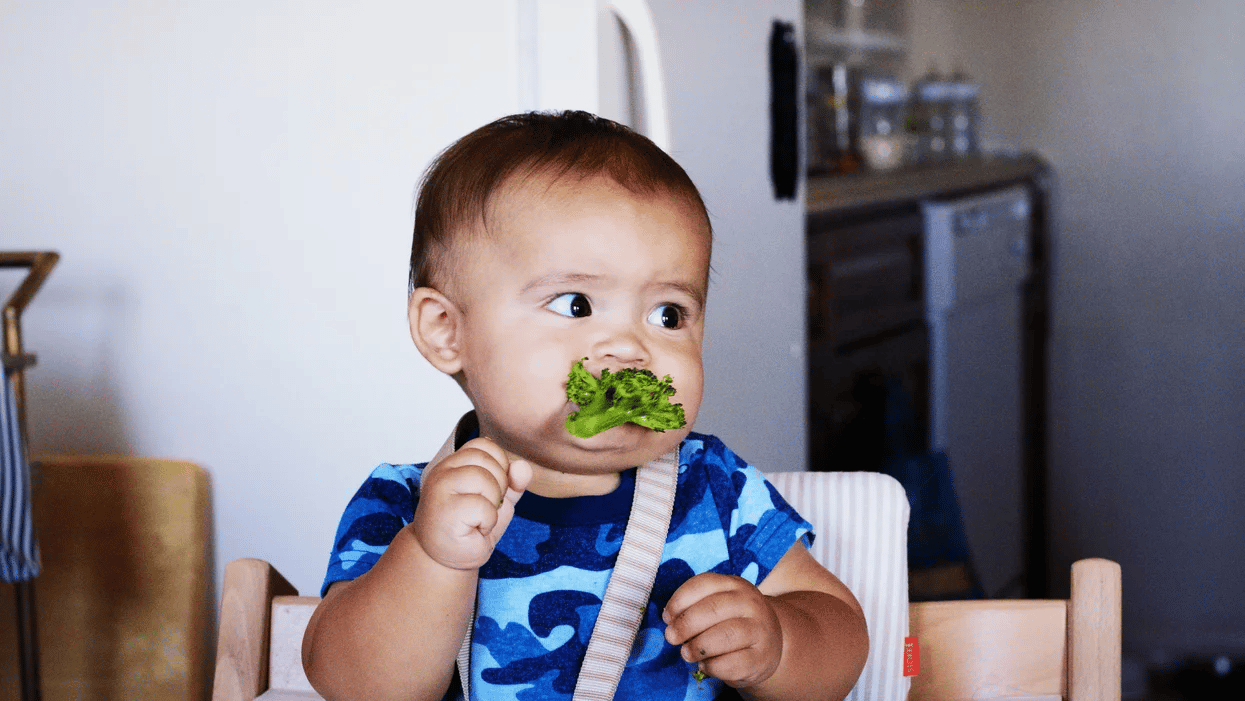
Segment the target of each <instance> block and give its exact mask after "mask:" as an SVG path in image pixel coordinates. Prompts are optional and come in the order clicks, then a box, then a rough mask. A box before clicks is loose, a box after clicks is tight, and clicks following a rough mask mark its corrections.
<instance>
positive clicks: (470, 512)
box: [411, 438, 532, 570]
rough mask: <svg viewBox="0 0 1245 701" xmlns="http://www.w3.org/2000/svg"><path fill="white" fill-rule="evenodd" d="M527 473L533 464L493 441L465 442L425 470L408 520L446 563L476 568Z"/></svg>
mask: <svg viewBox="0 0 1245 701" xmlns="http://www.w3.org/2000/svg"><path fill="white" fill-rule="evenodd" d="M531 478H532V466H531V465H529V464H528V463H527V462H526V461H524V460H521V459H517V458H516V459H513V460H512V459H511V458H510V457H509V456H507V455H506V452H505V451H504V450H502V449H501V447H500V446H498V445H497V444H496V443H494V442H493V441H491V440H489V439H487V438H476V439H473V440H470V441H468V442H467V443H465V444H463V447H461V448H459V449H458V450H456V451H454V452H453V453H451V454H450V455H449V456H447V457H446V458H445V459H444V460H441V461H440V462H438V463H436V464H435V465H430V466H429V467H428V468H427V470H426V471H425V473H424V476H423V479H422V480H421V482H420V489H419V505H418V506H417V507H416V509H415V518H414V520H413V521H412V522H411V527H412V528H413V530H414V533H415V537H416V539H417V540H418V541H419V544H420V546H421V547H422V548H423V550H424V552H425V553H427V554H428V556H429V557H431V558H432V559H433V560H435V561H437V562H439V563H440V564H442V565H444V566H445V567H450V568H452V569H457V570H466V569H476V568H478V567H480V566H481V565H483V564H484V563H485V562H487V561H488V559H489V556H490V555H491V554H492V552H493V547H494V546H496V545H497V541H498V540H500V539H501V536H502V534H503V533H505V532H506V527H507V526H509V525H510V519H511V518H512V517H513V516H514V505H515V502H517V501H518V500H519V497H521V496H523V490H524V489H526V488H527V483H528V482H529V481H530V480H531Z"/></svg>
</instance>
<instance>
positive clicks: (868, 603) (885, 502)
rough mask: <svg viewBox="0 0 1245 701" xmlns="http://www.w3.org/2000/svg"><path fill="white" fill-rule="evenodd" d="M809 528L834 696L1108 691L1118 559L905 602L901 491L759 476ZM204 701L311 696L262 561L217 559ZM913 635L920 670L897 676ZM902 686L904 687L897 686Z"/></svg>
mask: <svg viewBox="0 0 1245 701" xmlns="http://www.w3.org/2000/svg"><path fill="white" fill-rule="evenodd" d="M767 476H768V477H769V478H770V480H771V482H772V483H773V484H774V485H775V487H776V488H777V489H778V490H779V491H780V492H781V493H782V494H783V495H784V496H785V497H786V498H787V499H788V500H789V501H790V502H791V503H792V505H793V506H794V507H795V508H796V509H797V510H798V511H799V512H800V513H801V514H802V515H803V516H804V517H805V518H807V519H809V521H811V522H812V523H813V525H814V527H815V528H816V530H817V532H818V533H819V534H821V535H820V536H819V537H818V538H817V539H816V540H815V541H814V543H813V547H812V548H811V552H812V553H813V556H814V557H816V558H817V559H818V561H820V562H822V564H824V565H826V566H827V567H828V568H829V569H831V570H832V571H834V572H836V573H837V574H838V575H839V577H840V578H841V579H842V580H843V581H844V583H846V584H847V585H848V587H849V588H851V589H852V591H853V592H855V593H856V595H857V598H858V599H859V600H860V602H861V606H862V608H863V609H864V611H865V618H866V621H867V622H868V624H869V634H870V651H869V659H868V662H866V665H865V670H864V672H863V673H862V674H861V677H860V681H859V682H858V683H857V685H856V688H855V689H853V690H852V692H851V694H850V695H849V696H848V699H853V700H859V701H903V699H905V698H906V699H912V700H913V701H934V700H938V701H958V700H968V699H973V700H981V699H1009V700H1011V701H1021V700H1024V701H1047V700H1051V701H1053V700H1054V699H1068V700H1069V701H1118V700H1119V698H1120V570H1119V566H1118V565H1116V564H1115V563H1113V562H1110V561H1107V560H1082V561H1080V562H1077V563H1075V564H1074V565H1073V567H1072V598H1071V599H1060V600H1041V601H1034V600H1030V601H1022V600H993V601H951V602H923V603H915V604H911V605H909V604H908V602H907V569H906V567H907V544H906V532H907V519H908V502H907V497H906V495H905V494H904V492H903V488H902V487H900V486H899V483H898V482H896V481H895V480H893V479H891V478H890V477H887V476H885V475H881V474H878V473H871V472H840V473H835V472H792V473H774V474H770V475H767ZM222 594H223V595H222V600H221V614H220V637H219V639H218V643H217V648H216V680H215V689H214V692H213V696H212V698H213V700H214V701H250V700H251V699H256V698H261V699H263V700H264V701H292V700H296V699H302V700H304V701H305V700H307V699H318V698H319V696H317V695H316V694H315V692H314V691H312V689H311V686H310V684H308V683H307V678H306V676H305V675H304V674H303V671H302V663H301V649H302V638H303V631H304V630H305V629H306V626H307V621H308V620H309V619H310V618H311V612H312V611H313V610H314V609H315V605H316V603H317V602H318V601H319V600H318V599H317V598H316V597H307V596H298V595H297V592H296V591H295V590H294V587H292V586H291V585H290V584H289V582H287V581H286V580H285V579H284V578H283V577H282V576H281V575H280V574H279V573H278V572H277V571H276V570H275V569H274V568H273V567H272V566H271V565H270V564H268V563H267V562H265V561H263V560H256V559H240V560H234V561H233V562H231V563H229V564H228V565H227V566H226V568H225V582H224V590H223V592H222ZM910 636H915V637H916V638H917V640H918V643H919V644H918V647H919V650H920V657H921V659H920V675H919V676H914V677H907V676H904V642H905V639H907V638H908V637H910ZM909 687H911V688H910V689H909Z"/></svg>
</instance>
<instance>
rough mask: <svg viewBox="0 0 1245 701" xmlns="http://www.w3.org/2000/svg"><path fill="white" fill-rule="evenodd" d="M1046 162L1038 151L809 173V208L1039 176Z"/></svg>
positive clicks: (837, 208) (881, 203)
mask: <svg viewBox="0 0 1245 701" xmlns="http://www.w3.org/2000/svg"><path fill="white" fill-rule="evenodd" d="M1046 169H1047V164H1046V162H1045V161H1044V160H1042V159H1041V158H1040V157H1039V156H1037V155H1036V154H1031V153H1026V154H1021V155H1017V156H982V157H980V158H970V159H964V160H959V161H952V162H949V163H946V164H941V165H931V166H920V167H912V168H903V169H899V170H894V171H885V172H861V173H850V174H846V173H844V174H832V175H818V176H810V177H809V178H808V186H807V188H806V191H805V205H806V208H807V211H808V213H809V214H820V213H836V212H846V211H850V210H857V209H869V208H877V207H885V206H888V205H895V204H901V203H905V202H912V201H916V200H922V199H928V198H935V197H946V196H950V195H961V194H965V193H968V192H972V191H975V190H984V189H990V188H995V187H1005V186H1006V185H1008V184H1010V183H1013V182H1020V181H1025V180H1033V179H1035V178H1039V177H1041V175H1042V173H1044V172H1045V171H1046Z"/></svg>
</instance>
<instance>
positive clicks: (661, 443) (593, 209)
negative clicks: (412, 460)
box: [447, 178, 710, 496]
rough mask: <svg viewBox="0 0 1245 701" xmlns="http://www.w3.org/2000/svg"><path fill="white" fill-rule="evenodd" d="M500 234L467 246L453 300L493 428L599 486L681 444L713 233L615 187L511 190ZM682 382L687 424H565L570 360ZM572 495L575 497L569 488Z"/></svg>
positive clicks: (507, 445)
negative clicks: (662, 428) (588, 432)
mask: <svg viewBox="0 0 1245 701" xmlns="http://www.w3.org/2000/svg"><path fill="white" fill-rule="evenodd" d="M493 212H494V216H493V218H492V221H491V224H490V227H489V229H490V230H489V232H488V233H484V234H482V235H480V236H478V237H476V238H475V239H474V240H472V241H471V242H469V243H465V244H463V245H462V248H461V249H460V250H459V251H458V253H460V256H459V257H460V260H461V261H462V262H461V263H460V264H458V267H457V268H456V273H457V275H456V276H455V277H454V279H455V281H456V282H455V284H453V285H452V289H451V290H448V291H447V293H448V294H449V296H450V297H451V298H452V299H453V301H454V302H455V303H456V304H457V305H458V306H459V308H460V310H461V312H462V327H461V329H462V331H461V336H460V337H459V342H460V351H461V358H462V362H463V366H462V379H463V386H464V389H465V390H466V391H467V394H468V395H469V396H470V397H471V400H472V403H473V404H474V405H475V408H476V411H477V414H478V415H479V418H480V428H481V433H482V434H483V435H484V436H486V437H489V438H492V439H494V440H496V441H498V443H499V444H500V445H501V446H502V447H503V448H504V449H505V450H507V451H508V452H510V453H513V454H515V455H518V456H521V457H523V458H526V459H528V460H530V461H532V462H533V463H535V464H536V466H537V469H536V474H535V475H534V478H533V484H532V489H534V490H535V491H537V492H538V493H545V494H547V495H549V496H563V495H564V494H557V493H555V492H558V491H566V490H565V489H562V488H561V487H552V488H551V487H549V486H548V485H546V489H545V491H543V492H542V489H541V487H542V485H541V484H540V482H541V480H542V472H544V470H542V469H540V468H546V469H547V470H548V471H552V472H554V473H557V474H556V475H552V476H553V477H556V478H558V479H559V480H560V482H559V484H560V485H562V486H566V485H570V484H575V483H578V484H581V485H582V486H583V487H584V489H583V490H579V491H580V492H581V493H592V491H594V488H593V487H592V486H591V485H592V484H593V483H594V480H593V478H594V477H595V478H596V480H595V483H596V484H600V483H601V482H602V480H601V477H602V476H606V475H608V476H609V479H613V477H612V476H613V474H614V473H617V472H620V471H622V470H624V469H627V468H629V467H632V466H635V465H639V464H642V463H644V462H647V461H649V460H652V459H654V458H656V457H658V456H659V455H661V454H663V453H664V452H666V451H668V450H670V449H671V448H673V447H675V446H677V445H678V444H679V442H680V441H682V440H683V438H684V437H685V436H686V435H687V433H688V431H689V430H691V429H690V427H691V426H692V425H693V423H694V422H695V420H696V415H697V412H698V410H699V409H700V400H701V392H702V388H703V368H702V364H701V343H702V341H703V338H704V317H705V295H706V287H707V285H708V271H709V248H710V241H709V232H708V230H707V228H706V225H705V223H704V221H703V219H701V218H700V217H699V216H698V214H697V212H695V211H694V210H693V209H692V208H691V207H689V206H687V205H685V204H682V203H680V202H678V201H676V200H674V199H672V198H668V197H639V196H636V195H634V194H633V193H631V192H630V191H628V190H626V189H624V188H623V187H621V186H619V185H617V184H615V183H613V182H612V181H609V180H607V179H604V178H593V179H589V180H585V181H577V180H575V179H564V180H559V181H555V182H553V183H550V182H549V181H548V180H547V179H539V180H537V181H533V182H528V183H526V184H524V185H520V186H515V187H513V188H509V189H507V190H506V191H505V192H503V193H502V194H501V196H500V197H499V201H498V203H497V205H496V208H495V209H494V210H493ZM585 357H586V358H587V360H586V361H584V364H585V365H586V366H587V368H588V369H589V370H590V371H591V372H592V373H593V374H595V375H599V374H600V373H601V370H602V369H603V368H608V369H610V370H611V371H617V370H621V369H624V368H647V369H649V370H651V371H653V373H655V374H656V375H657V376H658V377H662V376H664V375H670V377H671V378H672V379H673V381H674V387H675V389H676V391H677V393H676V394H675V395H674V397H672V398H671V401H672V402H676V403H680V404H682V405H683V410H684V413H685V415H686V417H687V426H686V427H685V428H683V429H680V430H677V431H666V432H664V433H657V432H655V431H651V430H649V429H646V428H641V427H639V426H636V425H634V424H625V425H623V426H619V427H617V428H613V429H610V430H608V431H605V432H604V433H601V434H598V435H596V436H593V437H592V438H588V439H584V438H578V437H576V436H574V435H572V434H571V433H570V432H569V431H567V429H566V417H567V415H568V414H569V413H570V412H571V411H573V410H574V409H575V408H576V407H575V405H574V404H571V403H570V402H568V401H567V399H566V379H567V375H568V374H569V373H570V370H571V365H572V363H573V362H574V361H575V360H576V359H578V358H585ZM570 491H572V492H574V491H576V489H575V488H574V487H571V489H570Z"/></svg>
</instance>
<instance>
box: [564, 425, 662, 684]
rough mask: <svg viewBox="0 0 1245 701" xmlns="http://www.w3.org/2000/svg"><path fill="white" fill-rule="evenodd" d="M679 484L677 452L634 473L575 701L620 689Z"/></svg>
mask: <svg viewBox="0 0 1245 701" xmlns="http://www.w3.org/2000/svg"><path fill="white" fill-rule="evenodd" d="M678 481H679V451H678V450H677V449H675V450H672V451H670V452H669V453H666V454H665V455H663V456H662V457H660V458H658V459H656V460H654V461H653V462H650V463H648V464H647V465H644V466H643V467H641V468H640V469H639V470H638V471H637V473H636V484H635V496H634V497H633V499H632V502H631V515H630V517H629V518H628V519H627V529H626V531H625V532H624V534H623V542H622V547H621V549H620V550H619V551H618V560H617V563H616V564H615V565H614V572H613V574H611V575H610V582H609V585H608V586H607V587H606V589H605V601H604V602H602V604H601V612H600V613H599V614H598V615H597V623H596V625H595V626H593V628H592V637H591V638H590V639H589V640H588V649H587V651H586V652H585V653H584V664H583V667H582V668H581V669H580V672H579V679H578V681H576V683H575V696H574V701H610V699H612V698H614V690H615V689H617V688H618V680H619V678H620V677H622V672H623V667H624V666H625V665H626V663H627V658H628V657H630V655H631V647H632V645H634V644H635V636H636V631H637V630H639V628H640V621H641V620H642V619H643V618H644V611H645V609H646V608H647V606H648V597H649V594H650V593H651V592H652V589H653V580H654V579H656V578H657V567H658V566H659V565H660V564H661V554H662V550H663V549H665V547H666V533H667V532H668V531H669V530H670V513H671V511H672V510H673V509H674V493H675V486H676V485H677V484H678Z"/></svg>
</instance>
